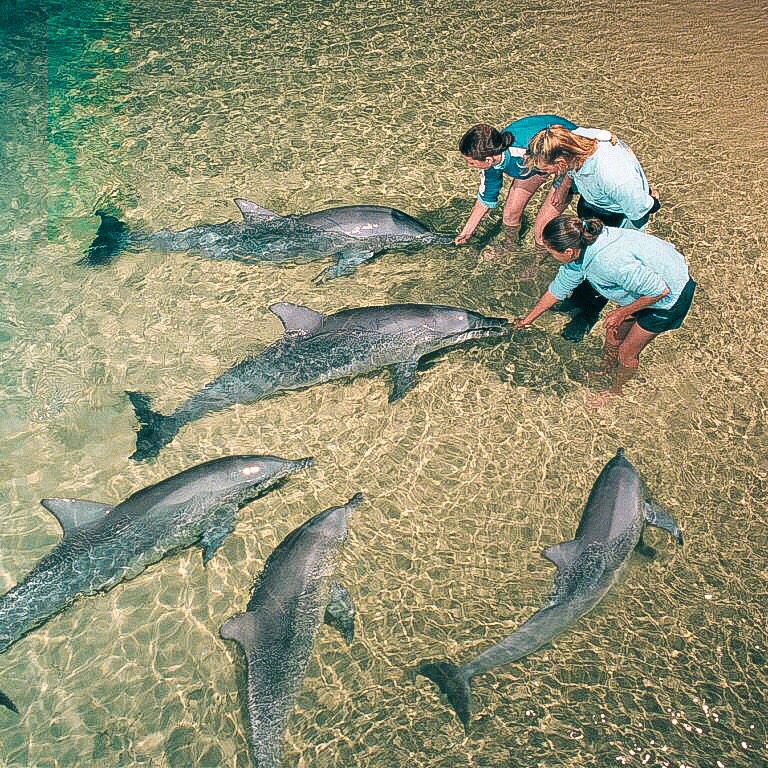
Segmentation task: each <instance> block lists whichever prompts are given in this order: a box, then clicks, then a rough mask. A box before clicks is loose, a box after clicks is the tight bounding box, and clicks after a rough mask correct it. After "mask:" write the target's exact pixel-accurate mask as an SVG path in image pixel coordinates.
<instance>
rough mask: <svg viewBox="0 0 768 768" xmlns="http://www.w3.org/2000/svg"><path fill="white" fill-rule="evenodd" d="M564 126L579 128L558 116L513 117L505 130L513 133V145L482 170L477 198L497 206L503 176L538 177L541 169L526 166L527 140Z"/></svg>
mask: <svg viewBox="0 0 768 768" xmlns="http://www.w3.org/2000/svg"><path fill="white" fill-rule="evenodd" d="M556 124H557V125H562V126H565V127H566V128H567V129H568V130H569V131H572V130H573V129H574V128H576V124H575V123H572V122H571V121H570V120H566V119H565V118H564V117H560V116H559V115H529V116H528V117H521V118H520V119H519V120H513V121H512V122H511V123H510V124H509V125H508V126H507V127H506V128H504V130H503V131H502V133H511V134H512V135H513V136H514V140H513V142H512V145H511V146H510V147H508V148H507V149H505V150H504V152H502V154H501V160H500V162H499V163H497V164H496V165H492V166H491V167H490V168H487V169H486V170H484V171H481V172H480V189H479V190H478V192H477V199H478V200H479V201H480V202H481V203H482V204H483V205H484V206H485V207H486V208H495V207H496V206H497V205H498V200H499V192H501V185H502V184H503V183H504V176H509V177H511V178H513V179H524V178H527V177H528V176H536V175H540V174H538V171H529V170H528V169H527V168H526V167H525V166H524V165H523V157H525V151H526V149H527V147H528V142H529V141H530V140H531V139H532V138H533V137H534V136H535V135H536V134H537V133H538V132H539V131H543V130H544V129H545V128H548V127H549V126H550V125H556Z"/></svg>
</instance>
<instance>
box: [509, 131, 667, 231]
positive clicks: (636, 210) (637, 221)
mask: <svg viewBox="0 0 768 768" xmlns="http://www.w3.org/2000/svg"><path fill="white" fill-rule="evenodd" d="M523 165H524V166H525V168H527V169H528V170H529V171H540V172H542V173H552V174H555V175H556V176H557V177H558V179H560V182H559V183H558V182H556V183H555V185H554V187H553V189H552V190H551V191H550V197H551V198H553V207H554V208H558V207H560V206H562V207H561V208H560V210H559V211H558V213H561V212H562V211H563V210H564V208H565V206H566V205H567V204H568V202H570V198H571V194H572V193H573V192H574V191H577V192H578V193H579V194H580V195H581V198H580V200H579V208H577V210H576V213H577V215H578V216H580V217H581V218H587V217H591V218H598V219H600V220H601V221H602V222H603V224H607V225H608V226H609V227H623V228H629V229H642V228H643V227H644V226H645V224H646V222H647V221H648V217H649V216H650V215H651V214H652V213H654V212H655V211H657V210H658V209H659V208H660V207H661V205H660V203H659V200H658V198H657V197H656V195H655V194H654V192H653V190H652V189H651V186H650V184H649V183H648V179H647V178H646V176H645V173H644V172H643V169H642V167H641V166H640V163H639V162H638V159H637V158H636V157H635V155H634V153H633V152H632V150H631V149H630V148H629V147H628V146H627V145H626V144H625V143H624V142H623V141H620V140H619V139H618V138H617V137H616V136H614V135H613V134H612V133H610V132H609V131H603V130H600V129H599V128H576V129H573V130H570V129H569V128H568V127H567V126H563V125H551V126H548V127H547V128H545V129H544V130H541V131H539V132H538V133H537V134H536V135H535V136H534V137H533V138H532V139H531V140H530V142H529V143H528V150H527V153H526V156H525V160H524V162H523Z"/></svg>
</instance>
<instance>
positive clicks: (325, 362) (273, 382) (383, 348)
mask: <svg viewBox="0 0 768 768" xmlns="http://www.w3.org/2000/svg"><path fill="white" fill-rule="evenodd" d="M269 309H270V311H271V312H273V313H274V314H275V315H277V317H278V318H280V320H281V322H282V324H283V327H284V329H285V333H284V334H283V335H282V337H281V338H280V339H278V340H277V341H276V342H274V343H273V344H271V345H270V346H268V347H267V348H266V349H265V350H264V351H263V352H261V353H260V354H258V355H256V356H255V357H248V358H246V359H245V360H243V361H242V362H240V363H238V364H237V365H235V366H233V367H232V368H230V369H229V370H228V371H225V372H224V373H223V374H222V375H221V376H219V377H218V378H216V379H214V380H213V381H211V382H210V383H208V384H206V385H205V386H204V387H203V388H202V389H201V390H199V391H198V392H196V393H195V394H194V395H192V396H191V397H190V398H189V399H188V400H186V401H184V402H183V403H181V405H179V406H178V407H177V408H176V410H175V411H173V413H171V414H169V415H167V416H165V415H163V414H160V413H157V412H155V411H153V410H152V407H151V402H150V399H149V397H148V396H147V395H145V394H143V393H141V392H128V393H127V394H128V397H129V398H130V401H131V403H132V404H133V407H134V410H135V411H136V417H137V419H138V421H139V425H140V428H139V431H138V435H137V437H136V451H135V452H134V453H133V454H132V455H131V458H132V459H136V460H137V461H141V460H143V459H149V458H152V457H154V456H156V455H157V454H158V453H159V451H160V449H161V448H162V447H163V446H164V445H167V444H168V443H169V442H170V441H171V440H173V438H174V436H175V435H176V433H177V432H178V431H179V430H180V429H181V427H183V426H184V425H185V424H188V423H189V422H191V421H195V420H196V419H199V418H200V417H201V416H204V415H205V414H207V413H211V412H213V411H220V410H223V409H224V408H227V407H229V406H230V405H233V404H234V403H250V402H254V401H256V400H263V399H264V398H267V397H269V396H270V395H273V394H274V393H277V392H283V391H288V390H294V389H303V388H304V387H309V386H311V385H313V384H321V383H324V382H328V381H333V380H335V379H341V378H345V377H349V376H356V375H358V374H362V373H368V372H370V371H375V370H378V369H380V368H389V370H390V371H391V372H392V380H393V386H392V392H391V394H390V396H389V401H390V402H394V401H395V400H399V399H400V398H401V397H402V396H403V395H404V394H405V393H406V392H407V391H408V390H409V389H411V388H412V387H413V386H414V385H415V383H416V369H417V366H418V363H419V359H420V358H421V357H423V356H424V355H428V354H431V353H434V352H437V351H438V350H441V349H447V348H449V347H454V346H456V345H458V344H462V343H464V342H466V341H469V340H473V339H481V338H487V337H501V336H503V335H505V334H506V333H507V332H508V330H509V321H507V320H504V319H499V318H490V317H484V316H483V315H480V314H477V313H475V312H470V311H469V310H466V309H457V308H455V307H444V306H439V305H433V304H390V305H386V306H382V307H359V308H356V309H347V310H343V311H341V312H337V313H336V314H334V315H322V314H320V313H319V312H315V311H313V310H311V309H308V308H307V307H302V306H299V305H296V304H273V305H272V306H271V307H270V308H269Z"/></svg>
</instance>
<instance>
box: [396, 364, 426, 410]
mask: <svg viewBox="0 0 768 768" xmlns="http://www.w3.org/2000/svg"><path fill="white" fill-rule="evenodd" d="M418 367H419V361H418V360H416V361H415V362H414V361H410V362H407V363H398V364H397V365H392V366H390V369H389V370H390V371H391V372H392V391H391V392H390V393H389V402H390V403H394V402H396V401H397V400H400V399H401V398H402V397H403V396H404V395H405V394H406V392H408V390H409V389H413V388H414V387H415V386H416V369H417V368H418Z"/></svg>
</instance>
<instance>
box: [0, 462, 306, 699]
mask: <svg viewBox="0 0 768 768" xmlns="http://www.w3.org/2000/svg"><path fill="white" fill-rule="evenodd" d="M311 463H312V459H311V458H305V459H299V460H296V461H292V460H290V459H281V458H279V457H277V456H228V457H225V458H221V459H214V460H213V461H208V462H206V463H204V464H198V465H197V466H194V467H191V468H190V469H187V470H184V471H183V472H180V473H179V474H177V475H173V476H172V477H169V478H166V479H165V480H161V481H160V482H159V483H155V485H150V486H148V487H146V488H142V489H141V490H140V491H137V492H136V493H134V494H133V495H131V496H129V497H128V498H127V499H125V501H122V502H120V503H119V504H117V505H116V506H114V507H113V506H110V505H109V504H102V503H100V502H95V501H82V500H78V499H43V500H42V502H41V504H42V505H43V506H44V507H45V508H46V509H47V510H48V511H50V512H52V513H53V514H54V515H55V517H56V519H57V520H58V521H59V524H60V525H61V529H62V531H63V534H64V536H63V538H62V540H61V542H60V543H59V544H58V545H57V546H56V547H55V548H54V549H53V551H51V552H50V553H49V554H47V555H46V556H45V557H44V558H43V559H42V560H40V561H39V562H38V563H37V565H36V566H35V567H34V568H33V569H32V571H30V573H28V574H27V575H26V576H25V577H24V579H22V580H21V581H20V582H19V583H18V584H17V585H16V586H15V587H13V588H12V589H10V590H9V591H8V592H6V593H5V594H4V595H3V596H2V597H0V653H2V652H4V651H6V650H7V649H8V648H10V647H11V646H12V645H13V644H14V643H15V642H16V641H17V640H20V639H21V638H22V637H24V636H25V635H26V634H27V633H28V632H29V631H30V630H32V629H34V628H35V627H38V626H40V625H41V624H43V623H45V622H46V621H47V620H48V619H50V618H51V617H52V616H54V615H55V614H57V613H59V612H60V611H62V610H64V608H66V607H67V606H69V605H71V604H72V603H73V602H75V600H77V599H78V598H79V597H81V596H88V595H95V594H97V593H98V592H106V591H107V590H109V589H112V587H114V586H115V585H116V584H119V583H120V582H122V581H125V580H127V579H132V578H133V577H134V576H137V575H138V574H139V573H141V572H142V571H143V570H144V569H145V568H146V567H147V566H148V565H150V564H152V563H156V562H158V561H159V560H161V559H162V558H164V557H165V556H166V555H169V554H171V553H173V552H176V551H178V550H180V549H184V548H186V547H189V546H191V545H192V544H199V546H200V547H201V548H202V550H203V563H204V564H207V563H208V561H209V560H210V559H211V558H212V557H213V555H214V553H215V552H216V550H217V549H218V548H219V547H220V546H221V544H222V542H223V541H224V539H225V538H226V537H227V535H228V534H230V533H231V532H232V530H233V529H234V526H235V512H236V511H237V510H238V509H240V508H241V507H243V506H244V505H245V504H248V503H249V502H251V501H253V500H254V499H256V498H258V497H259V496H261V495H263V494H265V493H267V491H269V490H271V489H272V488H274V487H275V486H276V485H277V484H278V483H279V482H280V481H282V480H284V479H285V478H287V477H288V476H289V475H291V474H293V473H294V472H298V471H299V470H301V469H304V468H305V467H308V466H309V465H310V464H311ZM0 703H2V704H4V705H5V706H7V707H8V708H9V709H13V710H14V711H18V710H17V709H16V707H15V706H14V705H13V702H12V701H11V700H10V699H8V697H7V696H5V695H4V694H0Z"/></svg>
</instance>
